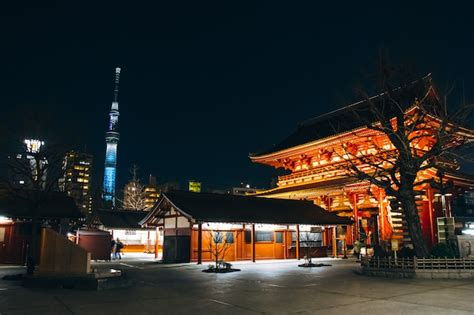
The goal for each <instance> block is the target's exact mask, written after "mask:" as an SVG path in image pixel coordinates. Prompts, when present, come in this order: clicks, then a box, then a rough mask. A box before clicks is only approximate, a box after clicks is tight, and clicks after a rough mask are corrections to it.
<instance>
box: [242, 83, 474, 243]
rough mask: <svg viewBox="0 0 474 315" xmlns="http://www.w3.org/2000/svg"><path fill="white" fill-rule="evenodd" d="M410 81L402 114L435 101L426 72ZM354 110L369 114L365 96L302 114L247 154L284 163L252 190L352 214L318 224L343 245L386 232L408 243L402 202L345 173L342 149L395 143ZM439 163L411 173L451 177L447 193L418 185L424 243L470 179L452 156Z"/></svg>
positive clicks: (376, 239)
mask: <svg viewBox="0 0 474 315" xmlns="http://www.w3.org/2000/svg"><path fill="white" fill-rule="evenodd" d="M410 88H411V89H412V91H411V92H413V94H414V95H416V97H415V98H414V99H413V100H410V102H412V103H411V104H412V105H411V107H408V108H404V110H405V113H406V116H407V117H410V115H415V114H416V110H417V106H418V104H421V103H423V104H429V105H430V106H436V105H437V104H439V100H438V96H437V94H436V92H435V89H434V87H433V84H432V82H431V77H430V76H427V77H424V78H423V79H421V80H419V81H416V82H414V83H413V84H412V86H410ZM396 91H399V90H395V92H396ZM371 102H373V103H374V104H378V105H379V106H383V104H380V103H381V102H382V100H381V96H380V95H379V96H375V97H372V98H371ZM378 102H379V103H378ZM355 111H357V112H358V113H364V112H365V113H366V115H367V119H368V120H369V121H370V119H371V118H370V116H371V113H370V110H369V105H368V103H367V101H361V102H357V103H354V104H351V105H349V106H346V107H343V108H340V109H337V110H335V111H332V112H330V113H327V114H324V115H321V116H319V117H316V118H313V119H310V120H308V121H306V122H303V123H302V124H300V125H299V126H298V129H297V130H296V131H295V132H294V133H293V134H291V135H290V136H288V137H287V138H286V139H284V140H283V141H282V142H280V143H279V144H277V145H275V146H273V147H272V148H270V149H268V150H264V151H261V152H258V153H255V154H252V155H250V159H251V160H252V162H254V163H261V164H266V165H269V166H272V167H275V168H283V169H285V170H288V171H289V174H287V175H283V176H280V177H279V178H278V183H277V187H276V188H273V189H270V190H267V191H264V192H260V193H257V194H256V196H260V197H269V198H285V199H297V200H301V199H304V200H311V201H312V202H314V204H316V205H318V206H320V207H322V208H324V209H325V210H326V211H328V212H331V213H334V214H337V215H338V216H341V217H347V218H351V219H352V220H353V221H354V223H355V224H354V225H353V226H352V227H351V226H349V227H348V228H347V229H346V230H343V229H339V230H333V231H331V230H326V235H325V238H327V239H328V238H329V239H330V238H331V237H336V238H337V239H341V238H344V239H345V241H346V242H347V244H348V245H352V244H353V242H354V241H355V240H356V239H360V240H363V241H364V242H365V243H366V244H368V245H374V244H382V245H388V244H390V240H391V239H399V240H400V242H403V243H404V244H406V245H409V244H410V236H409V235H408V231H407V229H406V224H405V223H406V222H405V219H404V214H403V210H402V209H401V208H400V207H399V206H398V204H397V203H396V202H393V201H392V202H391V200H390V199H389V198H388V197H387V195H386V194H385V191H384V190H383V189H379V188H377V187H375V186H373V185H369V183H368V182H361V181H358V180H357V179H355V178H353V177H350V176H349V175H348V170H347V163H348V162H347V159H350V155H349V154H348V153H347V152H350V154H351V155H352V156H360V155H363V156H365V157H369V158H370V156H376V155H379V154H391V152H393V150H395V148H394V146H393V145H392V144H391V142H390V141H389V139H388V137H387V136H385V135H384V134H382V133H380V132H378V131H376V130H373V129H369V128H367V127H366V126H364V122H363V121H360V120H358V119H356V116H355V114H354V112H355ZM430 117H431V116H430ZM433 119H435V118H433ZM375 122H376V121H374V123H375ZM460 132H461V133H465V134H469V135H471V136H472V135H473V134H474V132H473V131H472V130H469V129H461V130H460ZM420 139H421V140H420V141H419V143H418V144H417V149H418V150H428V149H429V148H430V147H431V146H432V145H433V143H432V139H431V138H430V137H429V136H427V137H425V138H420ZM352 162H353V163H359V164H358V165H357V167H359V168H360V169H361V170H363V171H364V172H369V173H370V171H371V169H370V168H371V166H370V165H368V164H367V165H363V164H360V163H361V162H360V161H355V160H353V161H352ZM440 164H443V165H444V169H443V171H444V176H443V178H440V176H439V169H434V168H430V169H426V170H424V171H422V172H420V173H419V174H418V180H420V181H421V180H424V179H428V178H435V179H437V180H438V181H441V182H443V184H444V185H446V187H448V183H452V184H453V185H452V186H451V187H452V188H451V189H450V191H449V193H447V192H444V193H443V194H441V192H440V189H439V188H435V187H432V186H431V184H429V183H426V184H425V185H424V186H420V187H419V192H420V195H419V196H418V198H419V199H418V209H419V216H420V221H421V226H422V230H423V236H424V238H425V240H426V242H427V243H428V244H429V245H433V244H434V243H436V242H437V230H436V218H437V217H449V216H453V215H454V216H455V215H456V211H454V207H455V206H456V205H459V203H456V202H455V199H456V197H459V196H461V197H462V196H463V195H464V194H465V193H468V191H469V190H471V189H472V187H473V186H474V177H473V176H468V175H463V174H461V173H459V172H458V171H457V169H458V168H459V165H457V164H456V163H455V162H454V161H445V162H444V163H440ZM441 195H442V196H441ZM471 210H472V209H471ZM459 211H461V212H462V211H464V210H462V209H459ZM473 214H474V213H472V211H471V213H470V214H468V215H470V216H471V217H472V216H473ZM458 215H459V214H458ZM462 215H466V214H464V213H463V214H461V215H460V216H462ZM472 219H473V220H474V217H472Z"/></svg>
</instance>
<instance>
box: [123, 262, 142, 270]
mask: <svg viewBox="0 0 474 315" xmlns="http://www.w3.org/2000/svg"><path fill="white" fill-rule="evenodd" d="M119 265H122V266H125V267H130V268H137V269H144V268H143V267H138V266H134V265H130V264H126V263H119Z"/></svg>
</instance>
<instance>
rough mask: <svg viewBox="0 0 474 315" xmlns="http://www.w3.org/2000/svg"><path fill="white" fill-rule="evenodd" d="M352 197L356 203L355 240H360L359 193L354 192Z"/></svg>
mask: <svg viewBox="0 0 474 315" xmlns="http://www.w3.org/2000/svg"><path fill="white" fill-rule="evenodd" d="M352 197H353V198H352V199H353V201H352V202H353V203H354V230H355V234H354V241H355V240H359V213H358V211H359V210H358V209H357V194H356V193H354V194H353V195H352Z"/></svg>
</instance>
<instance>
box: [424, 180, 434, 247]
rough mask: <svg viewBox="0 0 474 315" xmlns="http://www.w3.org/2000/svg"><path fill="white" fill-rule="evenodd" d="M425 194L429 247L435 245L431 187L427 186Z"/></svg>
mask: <svg viewBox="0 0 474 315" xmlns="http://www.w3.org/2000/svg"><path fill="white" fill-rule="evenodd" d="M426 194H427V195H428V214H429V218H430V236H431V246H433V245H434V244H436V238H435V230H434V222H433V189H432V188H431V185H428V188H427V189H426Z"/></svg>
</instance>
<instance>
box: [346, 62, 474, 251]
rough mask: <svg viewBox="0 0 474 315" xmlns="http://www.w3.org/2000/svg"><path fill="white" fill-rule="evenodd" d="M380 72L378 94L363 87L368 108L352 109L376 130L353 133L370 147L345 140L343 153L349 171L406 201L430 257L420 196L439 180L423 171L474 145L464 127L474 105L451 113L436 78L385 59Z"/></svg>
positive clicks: (419, 243) (415, 238)
mask: <svg viewBox="0 0 474 315" xmlns="http://www.w3.org/2000/svg"><path fill="white" fill-rule="evenodd" d="M379 70H380V72H379V74H378V78H377V80H376V82H377V90H378V91H377V92H376V95H377V96H375V97H370V96H369V94H368V93H367V92H365V91H363V90H361V91H359V92H360V94H361V95H362V98H363V102H362V103H363V104H364V105H366V106H356V107H354V108H353V109H352V112H353V116H354V117H353V118H354V119H357V120H358V121H360V122H362V124H363V125H365V126H366V127H367V128H368V129H369V130H370V131H371V132H369V133H367V132H363V131H360V130H359V131H357V130H356V131H353V134H354V135H355V136H356V137H357V138H358V139H359V140H360V139H363V140H364V142H365V144H366V147H370V149H363V148H361V147H359V146H358V145H357V143H352V142H351V143H342V144H341V151H340V153H339V155H340V157H341V158H342V159H343V161H345V162H346V163H345V164H344V166H343V168H345V169H346V171H347V172H348V174H349V175H351V176H354V177H356V178H358V179H360V180H363V181H367V182H369V183H370V184H373V185H376V186H378V187H380V188H383V189H384V190H385V192H386V194H387V195H389V196H392V197H395V198H396V199H397V200H398V201H399V202H400V203H401V206H402V209H403V212H404V214H405V217H406V221H407V225H408V230H409V233H410V236H411V240H412V243H413V246H414V249H415V251H416V255H417V256H418V257H426V256H428V255H429V251H428V247H427V245H426V243H425V241H424V239H423V235H422V230H421V225H420V219H419V216H418V209H417V205H416V202H415V196H416V194H417V189H419V188H420V187H421V186H422V185H425V184H430V183H431V184H435V183H434V180H433V178H429V177H422V176H421V175H422V172H423V171H425V170H428V169H437V168H440V167H443V162H445V161H450V162H454V161H456V159H458V158H459V157H460V155H459V154H458V152H459V150H458V149H460V148H461V147H465V146H467V145H468V144H470V143H472V140H473V138H474V137H473V136H474V133H473V131H472V130H470V129H467V128H464V127H463V126H464V123H465V121H466V119H467V117H468V116H469V114H470V113H471V108H472V107H471V106H467V105H464V104H463V106H460V107H459V108H458V109H457V110H455V111H451V112H449V111H448V107H447V104H446V102H442V101H441V100H440V98H439V96H438V95H437V93H436V91H435V90H434V88H433V85H432V82H431V77H430V76H428V77H425V78H424V79H422V80H418V81H413V80H411V77H410V76H409V75H406V73H405V72H404V71H403V69H401V68H395V67H392V66H389V65H387V64H385V63H383V62H382V63H381V65H380V69H379ZM420 95H421V97H420Z"/></svg>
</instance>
